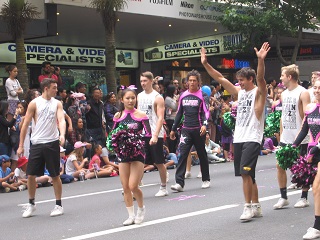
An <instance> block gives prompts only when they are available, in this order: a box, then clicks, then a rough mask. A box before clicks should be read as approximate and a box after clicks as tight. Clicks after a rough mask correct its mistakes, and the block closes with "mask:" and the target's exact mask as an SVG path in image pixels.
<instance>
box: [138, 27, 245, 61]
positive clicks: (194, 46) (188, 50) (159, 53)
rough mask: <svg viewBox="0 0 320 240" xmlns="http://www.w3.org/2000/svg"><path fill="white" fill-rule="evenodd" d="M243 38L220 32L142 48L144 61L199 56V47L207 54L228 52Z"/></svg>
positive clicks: (240, 35) (239, 35)
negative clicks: (219, 33)
mask: <svg viewBox="0 0 320 240" xmlns="http://www.w3.org/2000/svg"><path fill="white" fill-rule="evenodd" d="M242 40H243V37H242V34H232V33H231V34H221V35H215V36H211V37H204V38H197V39H193V40H189V41H185V42H178V43H172V44H166V45H161V46H156V47H152V48H147V49H144V61H145V62H152V61H163V60H170V59H177V58H186V57H188V58H190V57H199V56H200V51H201V48H202V47H204V48H205V49H206V50H207V55H208V56H210V55H219V54H220V55H221V54H229V53H230V52H231V51H230V47H231V46H236V45H237V44H239V43H241V42H242Z"/></svg>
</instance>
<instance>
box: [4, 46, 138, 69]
mask: <svg viewBox="0 0 320 240" xmlns="http://www.w3.org/2000/svg"><path fill="white" fill-rule="evenodd" d="M25 51H26V61H27V64H41V63H42V62H44V61H49V62H51V63H52V64H53V65H56V66H60V65H61V66H62V65H69V66H70V65H72V66H95V67H104V66H105V50H104V49H103V48H86V47H68V46H52V45H38V44H25ZM0 56H1V58H0V62H5V63H15V62H16V45H15V44H14V43H3V44H0ZM116 67H119V68H120V67H121V68H138V67H139V57H138V51H133V50H116Z"/></svg>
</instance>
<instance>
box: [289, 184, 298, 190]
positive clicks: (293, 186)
mask: <svg viewBox="0 0 320 240" xmlns="http://www.w3.org/2000/svg"><path fill="white" fill-rule="evenodd" d="M293 189H297V184H296V183H292V184H291V185H289V187H287V190H293Z"/></svg>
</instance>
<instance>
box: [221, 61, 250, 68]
mask: <svg viewBox="0 0 320 240" xmlns="http://www.w3.org/2000/svg"><path fill="white" fill-rule="evenodd" d="M220 67H221V68H231V69H240V68H243V67H250V62H249V61H245V60H239V59H234V58H231V59H227V58H222V64H221V66H220Z"/></svg>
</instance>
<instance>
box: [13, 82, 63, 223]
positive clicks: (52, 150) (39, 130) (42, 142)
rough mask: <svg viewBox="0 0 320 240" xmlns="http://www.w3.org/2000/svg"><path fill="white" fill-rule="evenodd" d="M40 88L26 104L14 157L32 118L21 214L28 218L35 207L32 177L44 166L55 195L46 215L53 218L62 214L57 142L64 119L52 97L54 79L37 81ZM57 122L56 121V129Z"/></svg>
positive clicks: (34, 187)
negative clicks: (25, 202)
mask: <svg viewBox="0 0 320 240" xmlns="http://www.w3.org/2000/svg"><path fill="white" fill-rule="evenodd" d="M40 87H41V90H42V95H41V96H40V97H37V98H35V99H34V100H32V101H31V102H30V104H29V106H28V109H27V113H26V116H25V118H24V122H23V126H22V128H21V133H20V143H19V148H18V150H17V154H18V156H22V154H23V152H24V149H23V146H24V140H25V137H26V133H27V130H28V126H29V124H30V122H31V121H32V120H34V128H33V131H32V134H31V142H32V146H31V148H30V155H29V162H28V167H27V175H28V193H29V204H28V205H27V206H26V209H25V211H24V212H23V214H22V217H24V218H27V217H31V216H32V213H33V212H34V211H35V210H36V205H35V194H36V176H37V175H38V176H39V175H40V176H41V175H43V174H44V168H45V167H46V168H47V169H48V171H49V173H50V176H51V177H52V182H53V188H54V193H55V197H56V205H55V207H54V209H53V210H52V211H51V214H50V216H52V217H54V216H59V215H62V214H63V207H62V204H61V195H62V184H61V179H60V146H59V141H60V144H61V145H62V146H63V145H64V142H65V139H64V135H65V131H66V122H65V118H64V114H63V108H62V104H61V102H60V101H58V100H56V99H55V98H54V97H55V96H56V94H57V91H58V90H57V82H56V81H55V80H54V79H51V78H46V79H44V80H43V81H42V82H41V83H40ZM57 121H58V122H59V131H58V124H57ZM59 133H60V135H59Z"/></svg>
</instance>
